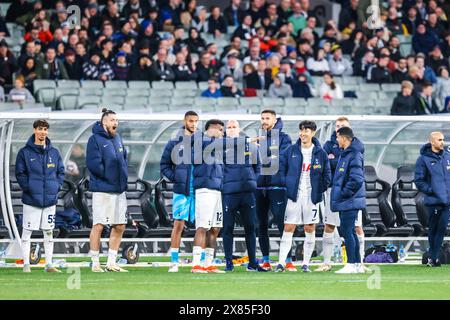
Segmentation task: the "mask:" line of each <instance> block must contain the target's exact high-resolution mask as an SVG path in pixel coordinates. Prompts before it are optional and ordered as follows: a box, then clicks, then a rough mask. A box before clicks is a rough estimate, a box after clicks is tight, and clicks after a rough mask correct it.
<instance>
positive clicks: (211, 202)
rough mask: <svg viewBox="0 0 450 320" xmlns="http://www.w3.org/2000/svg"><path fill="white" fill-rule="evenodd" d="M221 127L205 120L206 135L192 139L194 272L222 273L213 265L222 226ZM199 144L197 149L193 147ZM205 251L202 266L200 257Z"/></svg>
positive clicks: (215, 121)
mask: <svg viewBox="0 0 450 320" xmlns="http://www.w3.org/2000/svg"><path fill="white" fill-rule="evenodd" d="M223 127H224V123H223V122H222V121H220V120H216V119H212V120H208V122H206V125H205V133H204V134H202V135H198V136H196V137H195V139H194V189H195V228H196V231H195V237H194V248H193V263H192V264H193V266H192V269H191V272H193V273H224V272H225V271H223V270H219V268H217V267H216V266H213V265H212V261H213V259H214V250H215V247H216V239H217V236H218V235H219V231H220V228H222V225H223V211H222V193H221V190H222V185H223V139H221V138H222V136H223ZM196 144H199V146H200V148H196ZM203 252H205V262H204V266H202V265H201V256H202V253H203Z"/></svg>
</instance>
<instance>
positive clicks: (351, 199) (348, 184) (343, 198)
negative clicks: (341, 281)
mask: <svg viewBox="0 0 450 320" xmlns="http://www.w3.org/2000/svg"><path fill="white" fill-rule="evenodd" d="M336 139H337V142H338V143H339V147H340V148H342V149H343V151H342V153H341V155H340V156H339V159H338V162H337V164H336V169H335V172H334V176H333V182H332V187H331V210H332V211H334V212H339V217H340V220H341V221H340V224H341V233H342V236H343V237H344V240H345V247H346V250H347V261H348V262H347V264H346V265H345V266H344V267H343V268H342V269H340V270H338V271H336V273H364V272H365V271H364V268H363V267H362V265H361V255H360V252H359V241H358V236H357V235H356V232H355V221H356V219H357V217H358V211H359V210H362V209H364V208H365V207H366V186H365V183H364V156H363V153H364V146H363V144H362V143H361V142H360V141H359V140H358V139H357V138H355V137H354V136H353V131H352V129H351V128H349V127H342V128H340V129H339V130H338V131H337V132H336Z"/></svg>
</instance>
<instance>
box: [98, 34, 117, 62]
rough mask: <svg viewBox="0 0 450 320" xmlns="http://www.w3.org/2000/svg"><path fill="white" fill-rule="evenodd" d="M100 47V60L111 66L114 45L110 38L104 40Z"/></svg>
mask: <svg viewBox="0 0 450 320" xmlns="http://www.w3.org/2000/svg"><path fill="white" fill-rule="evenodd" d="M100 47H101V49H102V55H101V57H100V58H101V59H102V61H103V62H106V63H108V64H109V65H112V63H113V61H114V54H113V49H114V43H113V42H112V40H111V39H110V38H106V39H104V40H103V41H102V42H101V43H100Z"/></svg>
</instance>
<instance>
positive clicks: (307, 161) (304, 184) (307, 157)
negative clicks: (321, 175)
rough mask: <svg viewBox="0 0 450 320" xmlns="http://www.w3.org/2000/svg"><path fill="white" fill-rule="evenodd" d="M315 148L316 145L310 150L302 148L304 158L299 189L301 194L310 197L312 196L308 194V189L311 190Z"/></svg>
mask: <svg viewBox="0 0 450 320" xmlns="http://www.w3.org/2000/svg"><path fill="white" fill-rule="evenodd" d="M313 148H314V144H313V145H311V147H309V148H301V151H302V156H303V163H302V173H301V175H300V184H299V189H300V192H301V194H303V195H305V196H306V195H307V196H309V195H310V194H309V193H307V192H308V189H311V175H310V173H311V158H312V151H313Z"/></svg>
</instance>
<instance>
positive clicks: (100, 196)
mask: <svg viewBox="0 0 450 320" xmlns="http://www.w3.org/2000/svg"><path fill="white" fill-rule="evenodd" d="M102 112H103V114H102V118H101V120H100V121H97V122H96V123H95V124H94V126H93V128H92V136H91V137H90V138H89V141H88V145H87V151H86V165H87V167H88V169H89V173H90V181H89V190H90V191H91V192H92V193H93V194H92V215H93V222H92V230H91V234H90V237H89V242H90V248H91V250H90V254H91V259H92V272H104V270H103V269H102V268H101V267H100V260H99V250H100V238H101V234H102V231H103V227H104V226H105V225H111V226H112V228H111V235H110V238H109V251H108V262H107V263H106V269H105V270H106V271H111V272H128V271H127V270H125V269H122V268H120V267H119V266H118V265H117V264H116V258H117V251H118V250H119V247H120V242H121V241H122V235H123V232H124V230H125V225H126V223H127V198H126V193H125V190H126V188H127V181H128V161H127V152H126V150H125V147H124V145H123V142H122V138H121V137H120V135H119V134H118V133H117V128H118V127H119V120H118V119H117V115H116V113H115V112H114V111H112V110H107V109H103V110H102Z"/></svg>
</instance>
